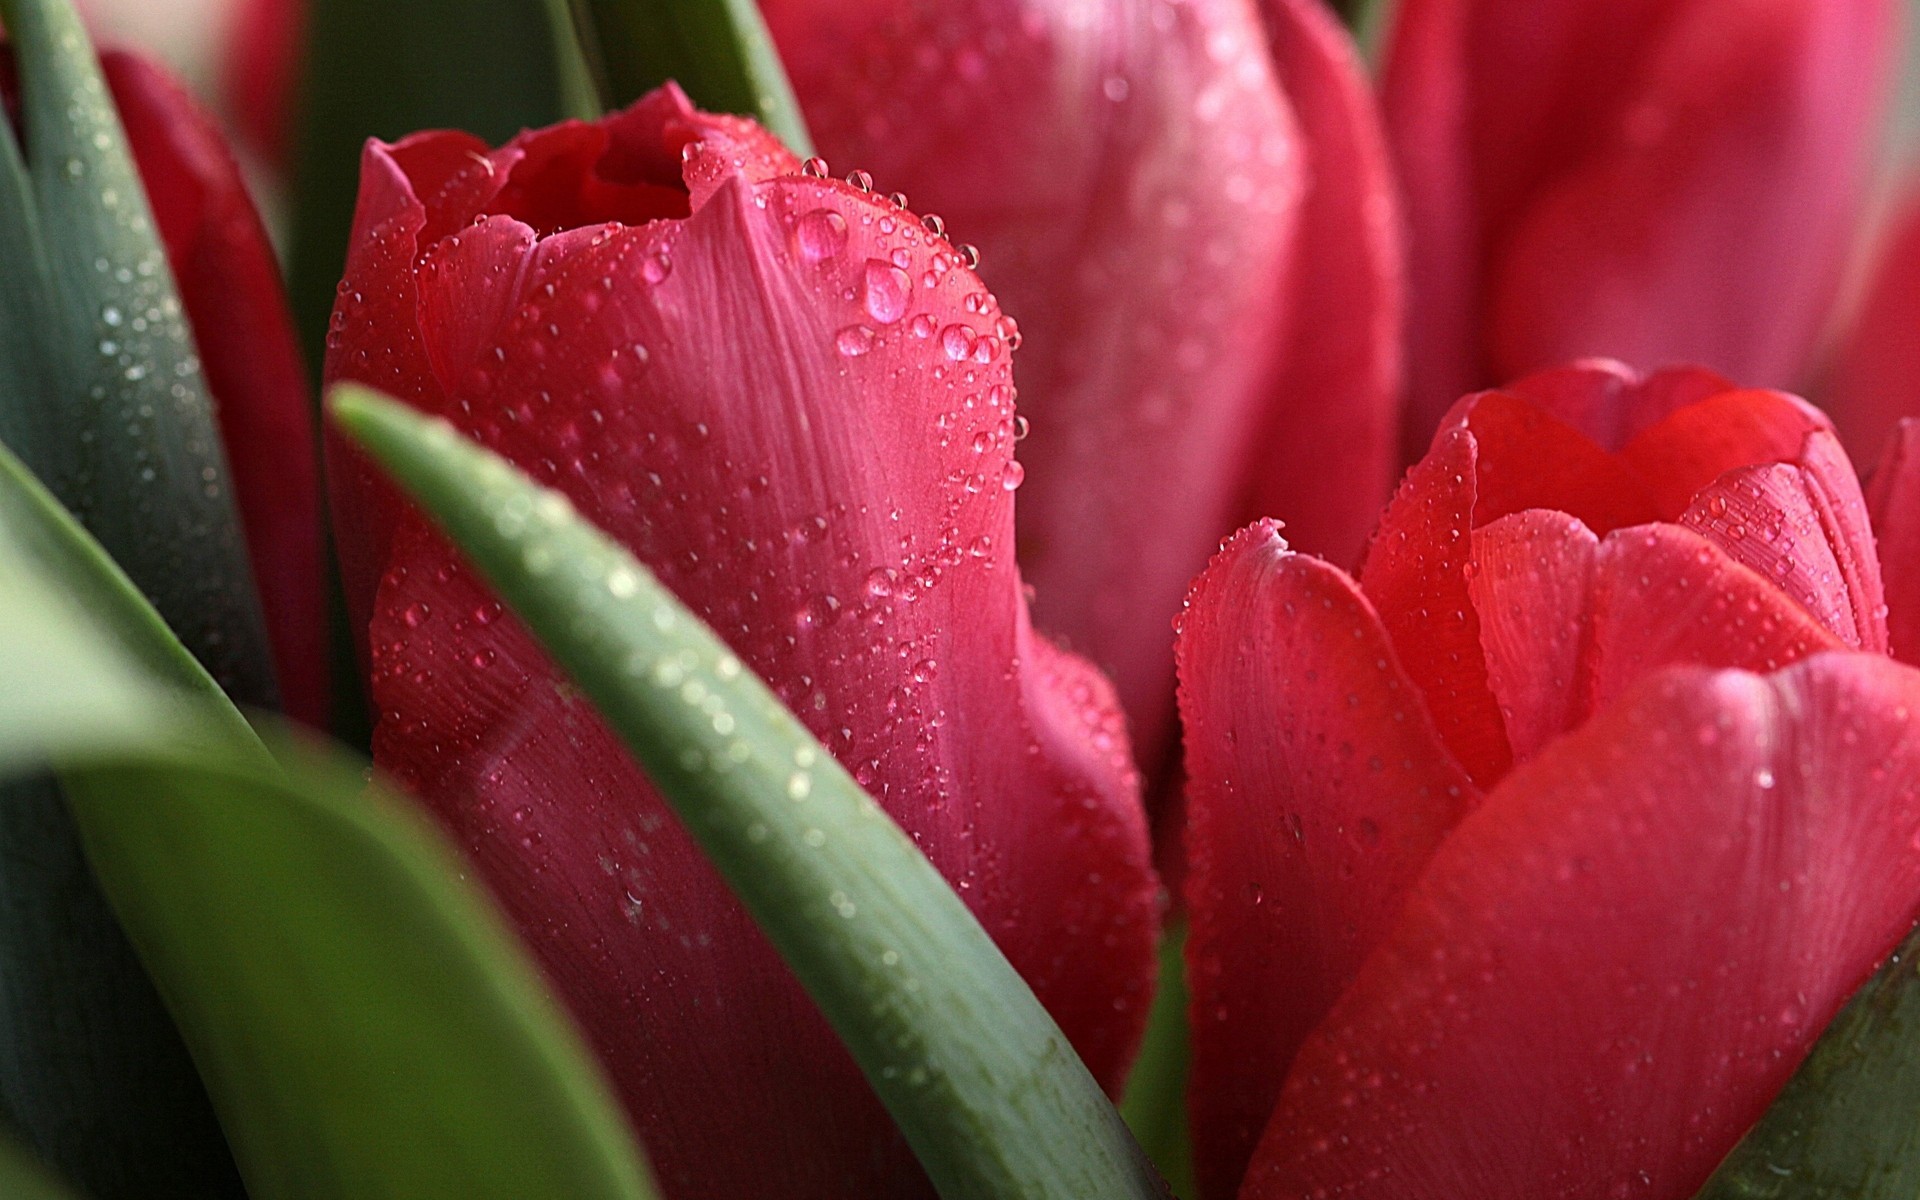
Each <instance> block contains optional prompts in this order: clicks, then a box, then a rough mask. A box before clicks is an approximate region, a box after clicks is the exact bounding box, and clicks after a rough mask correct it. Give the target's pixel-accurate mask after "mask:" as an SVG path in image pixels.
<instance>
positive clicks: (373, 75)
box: [290, 0, 584, 687]
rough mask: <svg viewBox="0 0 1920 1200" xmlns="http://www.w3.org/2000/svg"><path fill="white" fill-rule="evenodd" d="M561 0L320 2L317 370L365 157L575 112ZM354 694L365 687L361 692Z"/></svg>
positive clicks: (296, 259)
mask: <svg viewBox="0 0 1920 1200" xmlns="http://www.w3.org/2000/svg"><path fill="white" fill-rule="evenodd" d="M564 2H565V0H403V2H396V0H312V2H311V3H310V4H309V5H308V26H307V36H308V43H307V45H308V50H307V60H306V73H307V78H306V80H305V85H304V89H303V96H302V109H303V113H302V121H301V124H302V131H301V144H300V150H299V164H298V169H297V172H296V179H295V189H294V196H295V201H296V207H295V210H294V220H293V246H292V252H293V262H292V269H291V272H290V275H291V283H290V288H291V291H292V294H293V305H294V314H295V316H296V317H297V318H298V319H299V323H300V328H301V329H303V330H305V331H307V335H308V339H309V340H308V342H307V350H308V352H309V354H310V355H311V361H312V363H313V365H314V367H315V369H316V370H317V369H318V368H319V366H320V363H321V359H322V356H323V354H324V352H325V345H324V342H323V339H324V337H325V335H326V330H327V319H328V317H329V316H330V315H331V314H332V312H333V298H334V287H335V285H337V284H338V283H339V281H340V276H341V275H342V273H343V272H344V270H345V266H346V248H347V235H348V232H349V230H350V229H351V228H352V225H353V207H354V199H355V197H356V196H357V195H358V192H359V180H360V149H361V146H362V145H363V144H364V143H365V142H366V140H367V139H368V138H370V137H377V138H382V139H385V140H387V141H395V140H398V139H399V138H401V137H404V136H406V135H407V134H409V133H415V132H418V131H420V130H423V129H464V130H466V131H467V132H469V133H472V134H475V135H477V136H479V137H482V138H485V139H487V140H488V141H490V142H494V143H499V142H504V141H506V140H507V139H508V138H511V137H512V136H513V135H514V134H516V133H518V132H520V130H522V129H524V128H529V127H537V126H541V125H549V124H552V123H553V122H555V121H558V120H560V119H561V118H562V117H564V116H566V115H568V112H569V107H570V105H569V100H570V96H569V80H570V79H572V78H575V77H577V76H578V75H580V74H581V73H582V72H583V71H584V68H581V67H578V66H577V65H575V64H574V63H573V62H570V60H577V56H578V54H579V49H578V47H577V46H576V45H574V44H573V42H572V37H571V30H570V29H569V28H568V27H567V24H566V21H565V17H566V12H565V9H564V7H561V6H563V5H564ZM353 686H355V687H357V686H358V684H357V682H356V683H355V684H354V685H353Z"/></svg>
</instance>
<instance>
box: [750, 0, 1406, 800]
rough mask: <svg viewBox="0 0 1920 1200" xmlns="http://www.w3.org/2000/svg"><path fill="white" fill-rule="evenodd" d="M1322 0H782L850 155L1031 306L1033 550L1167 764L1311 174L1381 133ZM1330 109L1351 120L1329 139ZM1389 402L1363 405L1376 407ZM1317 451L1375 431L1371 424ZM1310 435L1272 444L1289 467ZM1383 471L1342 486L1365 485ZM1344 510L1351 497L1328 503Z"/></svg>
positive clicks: (1020, 312)
mask: <svg viewBox="0 0 1920 1200" xmlns="http://www.w3.org/2000/svg"><path fill="white" fill-rule="evenodd" d="M1303 7H1305V6H1304V5H1301V6H1294V5H1289V4H1277V5H1275V6H1274V7H1273V8H1272V9H1271V10H1270V11H1271V12H1272V13H1273V14H1274V15H1275V17H1276V23H1275V24H1274V25H1272V26H1268V25H1265V24H1263V23H1262V21H1261V17H1260V14H1259V13H1258V12H1257V11H1256V7H1255V5H1254V3H1253V2H1252V0H1191V2H1189V3H1181V4H1166V3H1161V2H1160V0H1115V2H1111V3H1098V4H1086V3H1081V2H1079V0H953V2H949V3H941V4H923V3H917V2H913V0H828V2H825V3H822V2H819V0H768V2H767V3H765V4H764V5H763V8H764V10H765V12H766V13H767V17H768V22H769V25H770V26H771V28H772V29H773V32H774V35H775V38H776V40H777V41H778V43H779V45H780V47H781V50H782V53H783V57H784V58H785V60H786V62H787V63H788V66H789V69H790V71H791V72H792V75H793V80H794V86H795V89H796V91H797V92H798V93H799V95H800V97H801V100H802V104H803V106H804V108H805V110H806V114H807V119H808V123H809V125H810V127H811V128H812V130H813V133H814V136H815V137H816V139H817V140H818V142H819V145H820V146H821V148H822V150H823V152H824V153H825V154H826V156H827V157H828V158H829V159H830V160H831V161H832V162H833V163H834V164H835V167H836V169H839V170H846V169H852V168H860V169H863V170H866V171H869V172H871V173H872V175H873V178H874V180H875V184H876V186H877V187H878V188H879V189H881V190H883V191H890V190H893V189H900V190H902V191H905V192H906V193H908V194H909V195H911V196H912V197H913V200H914V204H915V206H916V208H918V209H919V211H922V212H934V213H939V214H941V215H942V216H943V217H945V218H946V222H947V226H948V228H949V229H950V230H951V231H952V233H953V236H954V237H955V238H956V239H958V240H964V241H966V242H971V243H973V244H975V245H977V246H978V247H979V249H980V254H981V263H980V273H981V276H982V278H984V279H985V280H986V282H987V283H988V285H990V287H991V288H992V290H993V293H994V294H995V295H996V296H997V297H998V298H999V300H1000V302H1001V304H1002V305H1003V306H1004V308H1005V310H1006V312H1007V313H1008V314H1009V316H1010V317H1011V318H1013V319H1015V320H1017V322H1018V327H1019V330H1020V336H1021V338H1022V339H1023V348H1022V350H1021V353H1020V359H1019V367H1018V371H1017V381H1018V383H1019V386H1020V392H1021V410H1022V412H1023V414H1024V415H1025V416H1027V417H1028V418H1029V419H1030V420H1031V423H1032V424H1031V429H1032V433H1031V436H1030V437H1029V438H1028V439H1027V440H1025V441H1024V442H1022V444H1021V446H1020V451H1019V458H1020V462H1021V465H1022V467H1023V468H1024V470H1025V472H1026V479H1027V482H1026V485H1025V487H1024V488H1023V489H1022V492H1021V497H1020V513H1019V536H1020V551H1019V558H1020V562H1021V565H1022V567H1023V568H1024V570H1025V572H1026V576H1027V578H1028V580H1029V581H1030V582H1031V583H1032V584H1033V585H1034V588H1035V600H1034V619H1035V621H1036V622H1037V623H1038V624H1039V626H1040V627H1041V628H1042V629H1044V630H1046V631H1048V632H1049V633H1052V634H1055V635H1057V636H1059V637H1060V638H1061V640H1062V641H1063V643H1064V644H1065V645H1067V646H1068V647H1069V648H1071V649H1074V650H1076V651H1079V652H1081V653H1083V654H1086V655H1087V656H1088V657H1089V658H1091V659H1093V660H1094V662H1095V663H1096V664H1098V665H1099V666H1100V667H1102V668H1103V669H1105V670H1107V671H1108V672H1109V673H1110V674H1111V675H1112V676H1113V678H1114V681H1115V684H1116V686H1117V687H1118V688H1119V691H1120V696H1121V699H1122V701H1123V703H1124V704H1125V705H1126V708H1127V712H1128V714H1129V716H1130V718H1131V720H1132V725H1133V729H1134V735H1135V743H1136V746H1137V747H1138V749H1139V752H1140V756H1141V761H1142V762H1143V763H1145V764H1147V767H1148V770H1149V771H1152V770H1153V769H1154V768H1155V766H1156V765H1157V764H1158V763H1159V762H1160V761H1161V759H1162V756H1163V751H1164V750H1165V748H1166V747H1167V745H1168V742H1169V740H1170V739H1169V733H1170V728H1171V717H1172V714H1173V654H1172V647H1173V636H1172V629H1171V622H1172V619H1173V617H1174V615H1175V613H1176V612H1177V611H1178V609H1179V606H1180V600H1181V598H1182V596H1183V595H1184V594H1185V590H1186V587H1187V584H1188V583H1189V581H1190V580H1191V579H1192V578H1193V576H1194V575H1196V574H1197V573H1199V571H1200V569H1201V568H1202V567H1204V566H1205V565H1206V561H1207V556H1208V554H1209V553H1211V552H1212V550H1213V549H1214V547H1215V546H1217V545H1218V542H1219V539H1220V538H1221V537H1222V536H1224V535H1225V534H1227V533H1228V532H1230V531H1231V530H1232V528H1233V526H1234V522H1235V521H1236V520H1237V519H1238V518H1239V516H1240V513H1241V510H1242V508H1243V506H1245V505H1246V504H1247V503H1249V500H1250V498H1249V496H1248V488H1249V480H1248V474H1247V473H1248V471H1249V470H1250V469H1251V468H1252V467H1253V466H1254V464H1255V463H1256V462H1257V461H1259V460H1260V459H1261V458H1262V457H1263V454H1262V450H1261V447H1259V446H1258V445H1256V440H1257V439H1258V437H1259V436H1260V434H1261V432H1262V431H1263V430H1264V429H1265V428H1266V424H1267V419H1268V398H1269V396H1270V395H1271V394H1272V392H1273V391H1274V389H1275V387H1276V383H1275V379H1274V372H1275V370H1276V368H1277V364H1278V360H1279V358H1280V355H1281V350H1282V343H1283V341H1284V340H1285V338H1286V337H1287V333H1286V330H1287V328H1288V311H1287V310H1288V308H1289V304H1290V300H1291V295H1290V293H1291V291H1292V290H1293V282H1292V280H1293V275H1292V272H1293V271H1294V270H1295V269H1296V267H1297V265H1298V264H1299V260H1297V259H1296V256H1295V249H1296V247H1297V246H1300V245H1303V244H1304V243H1303V242H1302V240H1301V239H1302V238H1303V237H1304V236H1305V235H1306V232H1307V228H1308V226H1309V225H1313V226H1314V227H1315V228H1316V229H1317V230H1320V231H1321V232H1322V233H1323V234H1324V233H1325V232H1326V231H1325V230H1324V229H1323V228H1322V227H1323V226H1324V225H1325V224H1326V223H1327V222H1328V221H1329V220H1331V219H1333V218H1331V217H1329V216H1328V215H1327V214H1326V213H1321V214H1319V215H1317V216H1310V215H1309V214H1308V212H1307V209H1308V208H1311V207H1313V205H1312V202H1311V201H1310V199H1309V188H1310V186H1311V185H1310V183H1309V178H1310V176H1311V175H1312V172H1313V171H1314V170H1316V169H1318V167H1319V166H1320V165H1324V166H1325V167H1326V169H1327V171H1328V173H1329V178H1328V179H1327V181H1326V184H1325V189H1326V190H1325V192H1324V193H1322V194H1321V202H1322V203H1323V204H1324V205H1326V206H1328V207H1329V208H1331V207H1332V206H1335V205H1338V204H1339V203H1340V202H1341V201H1340V199H1339V196H1340V193H1341V192H1342V191H1343V190H1345V189H1347V188H1348V187H1349V185H1350V183H1351V186H1352V187H1354V188H1355V189H1358V188H1361V187H1364V186H1366V185H1362V184H1359V183H1352V182H1351V181H1350V179H1349V178H1348V177H1346V176H1345V175H1344V174H1343V173H1345V172H1355V173H1357V172H1359V171H1361V170H1363V169H1364V168H1363V166H1362V165H1361V163H1360V162H1359V161H1358V160H1359V157H1360V156H1362V155H1364V153H1365V151H1364V150H1363V149H1360V148H1359V147H1357V146H1353V145H1349V146H1346V147H1341V146H1339V145H1337V144H1333V143H1337V142H1338V140H1339V139H1340V138H1342V137H1360V136H1364V135H1362V134H1360V133H1359V132H1357V131H1356V130H1355V129H1354V128H1353V126H1352V124H1351V114H1350V113H1349V112H1347V111H1346V107H1345V106H1347V105H1350V104H1351V103H1353V102H1356V101H1357V100H1358V99H1359V96H1358V94H1357V91H1356V89H1355V84H1354V80H1353V79H1352V77H1351V74H1350V71H1349V70H1348V64H1344V63H1338V62H1335V61H1334V60H1333V59H1332V58H1331V57H1330V54H1331V52H1330V50H1329V49H1328V48H1327V47H1326V46H1325V44H1324V41H1323V40H1314V37H1313V34H1314V33H1315V32H1320V33H1324V29H1322V28H1321V27H1320V26H1313V25H1311V24H1310V22H1309V20H1308V19H1306V18H1303V17H1302V16H1301V13H1300V11H1299V8H1303ZM1314 15H1315V16H1318V14H1314ZM1279 22H1285V24H1284V25H1282V24H1280V23H1279ZM1322 24H1323V23H1322ZM1269 29H1272V30H1273V33H1274V36H1275V37H1276V38H1279V37H1281V36H1282V35H1284V37H1285V39H1286V44H1287V45H1288V46H1291V47H1295V48H1296V49H1297V53H1298V55H1299V57H1300V58H1301V59H1302V60H1303V64H1304V65H1303V66H1302V70H1301V74H1302V76H1303V77H1306V76H1309V75H1310V76H1312V80H1313V83H1312V86H1313V87H1314V88H1315V89H1316V90H1315V93H1314V94H1315V98H1316V101H1317V106H1316V107H1315V110H1314V112H1313V114H1312V115H1311V117H1309V116H1308V115H1307V114H1306V113H1305V107H1304V106H1303V107H1302V111H1301V113H1300V114H1296V112H1295V111H1294V107H1293V106H1292V105H1291V104H1289V102H1288V100H1287V98H1286V96H1285V95H1284V94H1283V91H1282V84H1281V81H1280V79H1279V78H1278V77H1277V74H1276V69H1275V61H1274V57H1273V55H1272V51H1271V49H1270V46H1271V42H1270V38H1269ZM1343 89H1344V90H1343ZM1308 120H1312V121H1313V122H1314V125H1313V128H1324V129H1325V130H1326V131H1327V137H1328V142H1329V144H1330V145H1329V149H1328V151H1327V157H1326V160H1325V162H1324V164H1319V163H1317V162H1316V160H1315V152H1316V149H1315V147H1312V146H1309V145H1307V144H1306V142H1305V137H1306V132H1307V129H1308V126H1307V123H1306V122H1307V121H1308ZM1348 219H1349V220H1350V221H1359V220H1361V219H1362V214H1361V213H1360V211H1359V210H1352V211H1351V213H1350V215H1349V217H1348ZM1358 236H1359V235H1358V234H1356V235H1355V239H1357V238H1358ZM1316 253H1324V254H1325V255H1326V256H1328V258H1329V259H1331V258H1334V257H1344V256H1347V255H1348V254H1351V255H1352V256H1353V259H1352V261H1354V262H1358V263H1359V264H1360V267H1359V269H1360V270H1361V271H1362V272H1365V273H1366V274H1362V275H1349V274H1346V273H1345V272H1344V271H1343V274H1342V275H1341V276H1340V278H1341V279H1342V280H1343V281H1347V282H1345V283H1343V284H1342V285H1341V286H1342V287H1343V288H1344V287H1351V288H1353V289H1356V294H1353V295H1349V294H1346V293H1345V292H1343V293H1342V294H1341V296H1340V297H1339V298H1338V300H1337V301H1329V302H1330V303H1337V304H1339V305H1340V306H1342V307H1345V306H1347V305H1349V304H1352V305H1359V304H1364V303H1366V300H1365V299H1364V296H1362V295H1360V294H1357V293H1360V292H1366V291H1367V290H1368V289H1371V288H1373V287H1375V286H1376V285H1377V284H1378V282H1379V281H1378V279H1377V278H1375V276H1377V275H1378V274H1379V273H1380V272H1381V270H1382V268H1381V267H1379V266H1377V265H1370V264H1367V263H1366V261H1365V260H1366V257H1367V254H1366V249H1365V248H1364V247H1362V246H1359V245H1350V244H1349V239H1346V238H1344V237H1343V239H1342V241H1341V244H1340V245H1338V246H1336V245H1333V244H1331V243H1329V244H1327V245H1326V246H1324V248H1322V249H1321V250H1319V251H1316ZM1316 299H1320V298H1319V297H1316ZM1365 336H1366V335H1364V334H1361V335H1358V336H1357V337H1356V339H1355V340H1356V341H1364V340H1365ZM1328 349H1329V352H1331V350H1332V347H1331V346H1329V347H1328ZM1361 357H1362V358H1364V352H1362V353H1361ZM1372 369H1374V368H1372V367H1371V366H1366V365H1364V364H1363V370H1372ZM1343 383H1345V384H1347V385H1350V386H1353V387H1356V388H1366V387H1370V386H1371V384H1370V383H1368V382H1366V380H1365V379H1364V378H1363V377H1362V376H1354V377H1351V378H1350V379H1347V380H1343ZM1370 403H1374V401H1369V400H1359V401H1354V402H1352V403H1351V404H1350V405H1349V412H1355V413H1358V414H1359V416H1358V419H1359V420H1361V421H1362V422H1365V421H1369V420H1373V419H1375V418H1373V417H1371V416H1368V415H1366V413H1365V409H1366V406H1367V405H1368V404H1370ZM1319 449H1320V450H1321V451H1322V452H1323V453H1324V454H1325V455H1326V456H1328V458H1329V459H1331V458H1334V457H1343V456H1346V455H1348V454H1352V453H1357V454H1360V455H1362V456H1363V457H1364V455H1365V453H1366V451H1365V450H1364V440H1363V439H1360V438H1356V439H1355V441H1354V442H1352V443H1349V444H1342V445H1337V446H1325V445H1321V446H1320V447H1319ZM1302 453H1305V450H1304V449H1303V448H1302V447H1300V446H1297V445H1294V446H1289V447H1288V448H1287V450H1286V452H1285V455H1282V456H1279V457H1276V456H1274V455H1265V456H1264V457H1269V458H1275V468H1276V470H1277V469H1278V468H1279V464H1280V462H1281V461H1282V460H1283V459H1284V460H1285V461H1293V459H1292V458H1291V457H1289V456H1297V455H1299V454H1302ZM1369 470H1370V471H1372V470H1375V468H1369ZM1318 478H1319V479H1321V480H1325V481H1326V483H1325V486H1326V487H1327V488H1333V487H1334V486H1336V485H1335V484H1334V483H1333V482H1332V479H1333V477H1332V476H1320V477H1318ZM1275 481H1276V484H1277V485H1278V486H1287V484H1286V483H1281V482H1280V481H1279V480H1278V477H1277V476H1276V477H1275ZM1289 482H1290V481H1289ZM1383 484H1384V480H1380V481H1377V482H1375V481H1373V480H1371V479H1369V480H1368V481H1366V482H1365V483H1364V484H1357V483H1355V482H1354V481H1350V480H1346V479H1341V480H1339V484H1338V486H1342V487H1351V488H1355V489H1356V490H1354V491H1352V492H1351V493H1348V494H1349V495H1351V496H1353V497H1354V500H1355V503H1357V504H1360V505H1362V506H1366V505H1371V504H1373V503H1377V499H1378V497H1377V495H1376V496H1374V497H1372V498H1371V499H1368V500H1361V499H1359V498H1360V497H1361V496H1362V495H1364V494H1365V493H1366V490H1367V489H1368V488H1376V487H1380V486H1382V485H1383ZM1303 494H1304V495H1307V496H1312V497H1315V498H1317V499H1324V498H1326V497H1327V496H1334V497H1335V498H1336V503H1337V500H1338V498H1339V497H1340V494H1339V493H1336V492H1323V491H1320V490H1316V489H1314V488H1312V487H1308V488H1305V489H1304V492H1303ZM1274 515H1279V516H1283V517H1289V518H1291V516H1292V514H1290V513H1279V514H1274ZM1370 516H1371V514H1369V516H1368V517H1363V518H1359V519H1358V520H1357V524H1359V525H1361V526H1364V524H1365V522H1366V520H1367V519H1369V518H1370ZM1302 519H1303V520H1306V519H1308V518H1307V516H1306V514H1305V511H1304V510H1303V512H1302ZM1312 519H1313V520H1315V521H1319V520H1321V518H1320V517H1319V516H1318V515H1316V516H1314V517H1313V518H1312ZM1346 519H1347V518H1345V517H1344V516H1338V517H1337V519H1336V516H1335V515H1334V514H1329V519H1328V522H1327V528H1328V529H1329V530H1330V531H1332V530H1334V529H1335V528H1336V527H1342V528H1344V524H1343V523H1344V522H1345V521H1346ZM1328 536H1345V534H1337V535H1336V534H1334V533H1331V532H1330V533H1329V535H1328ZM1355 545H1356V546H1357V540H1356V542H1355Z"/></svg>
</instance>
